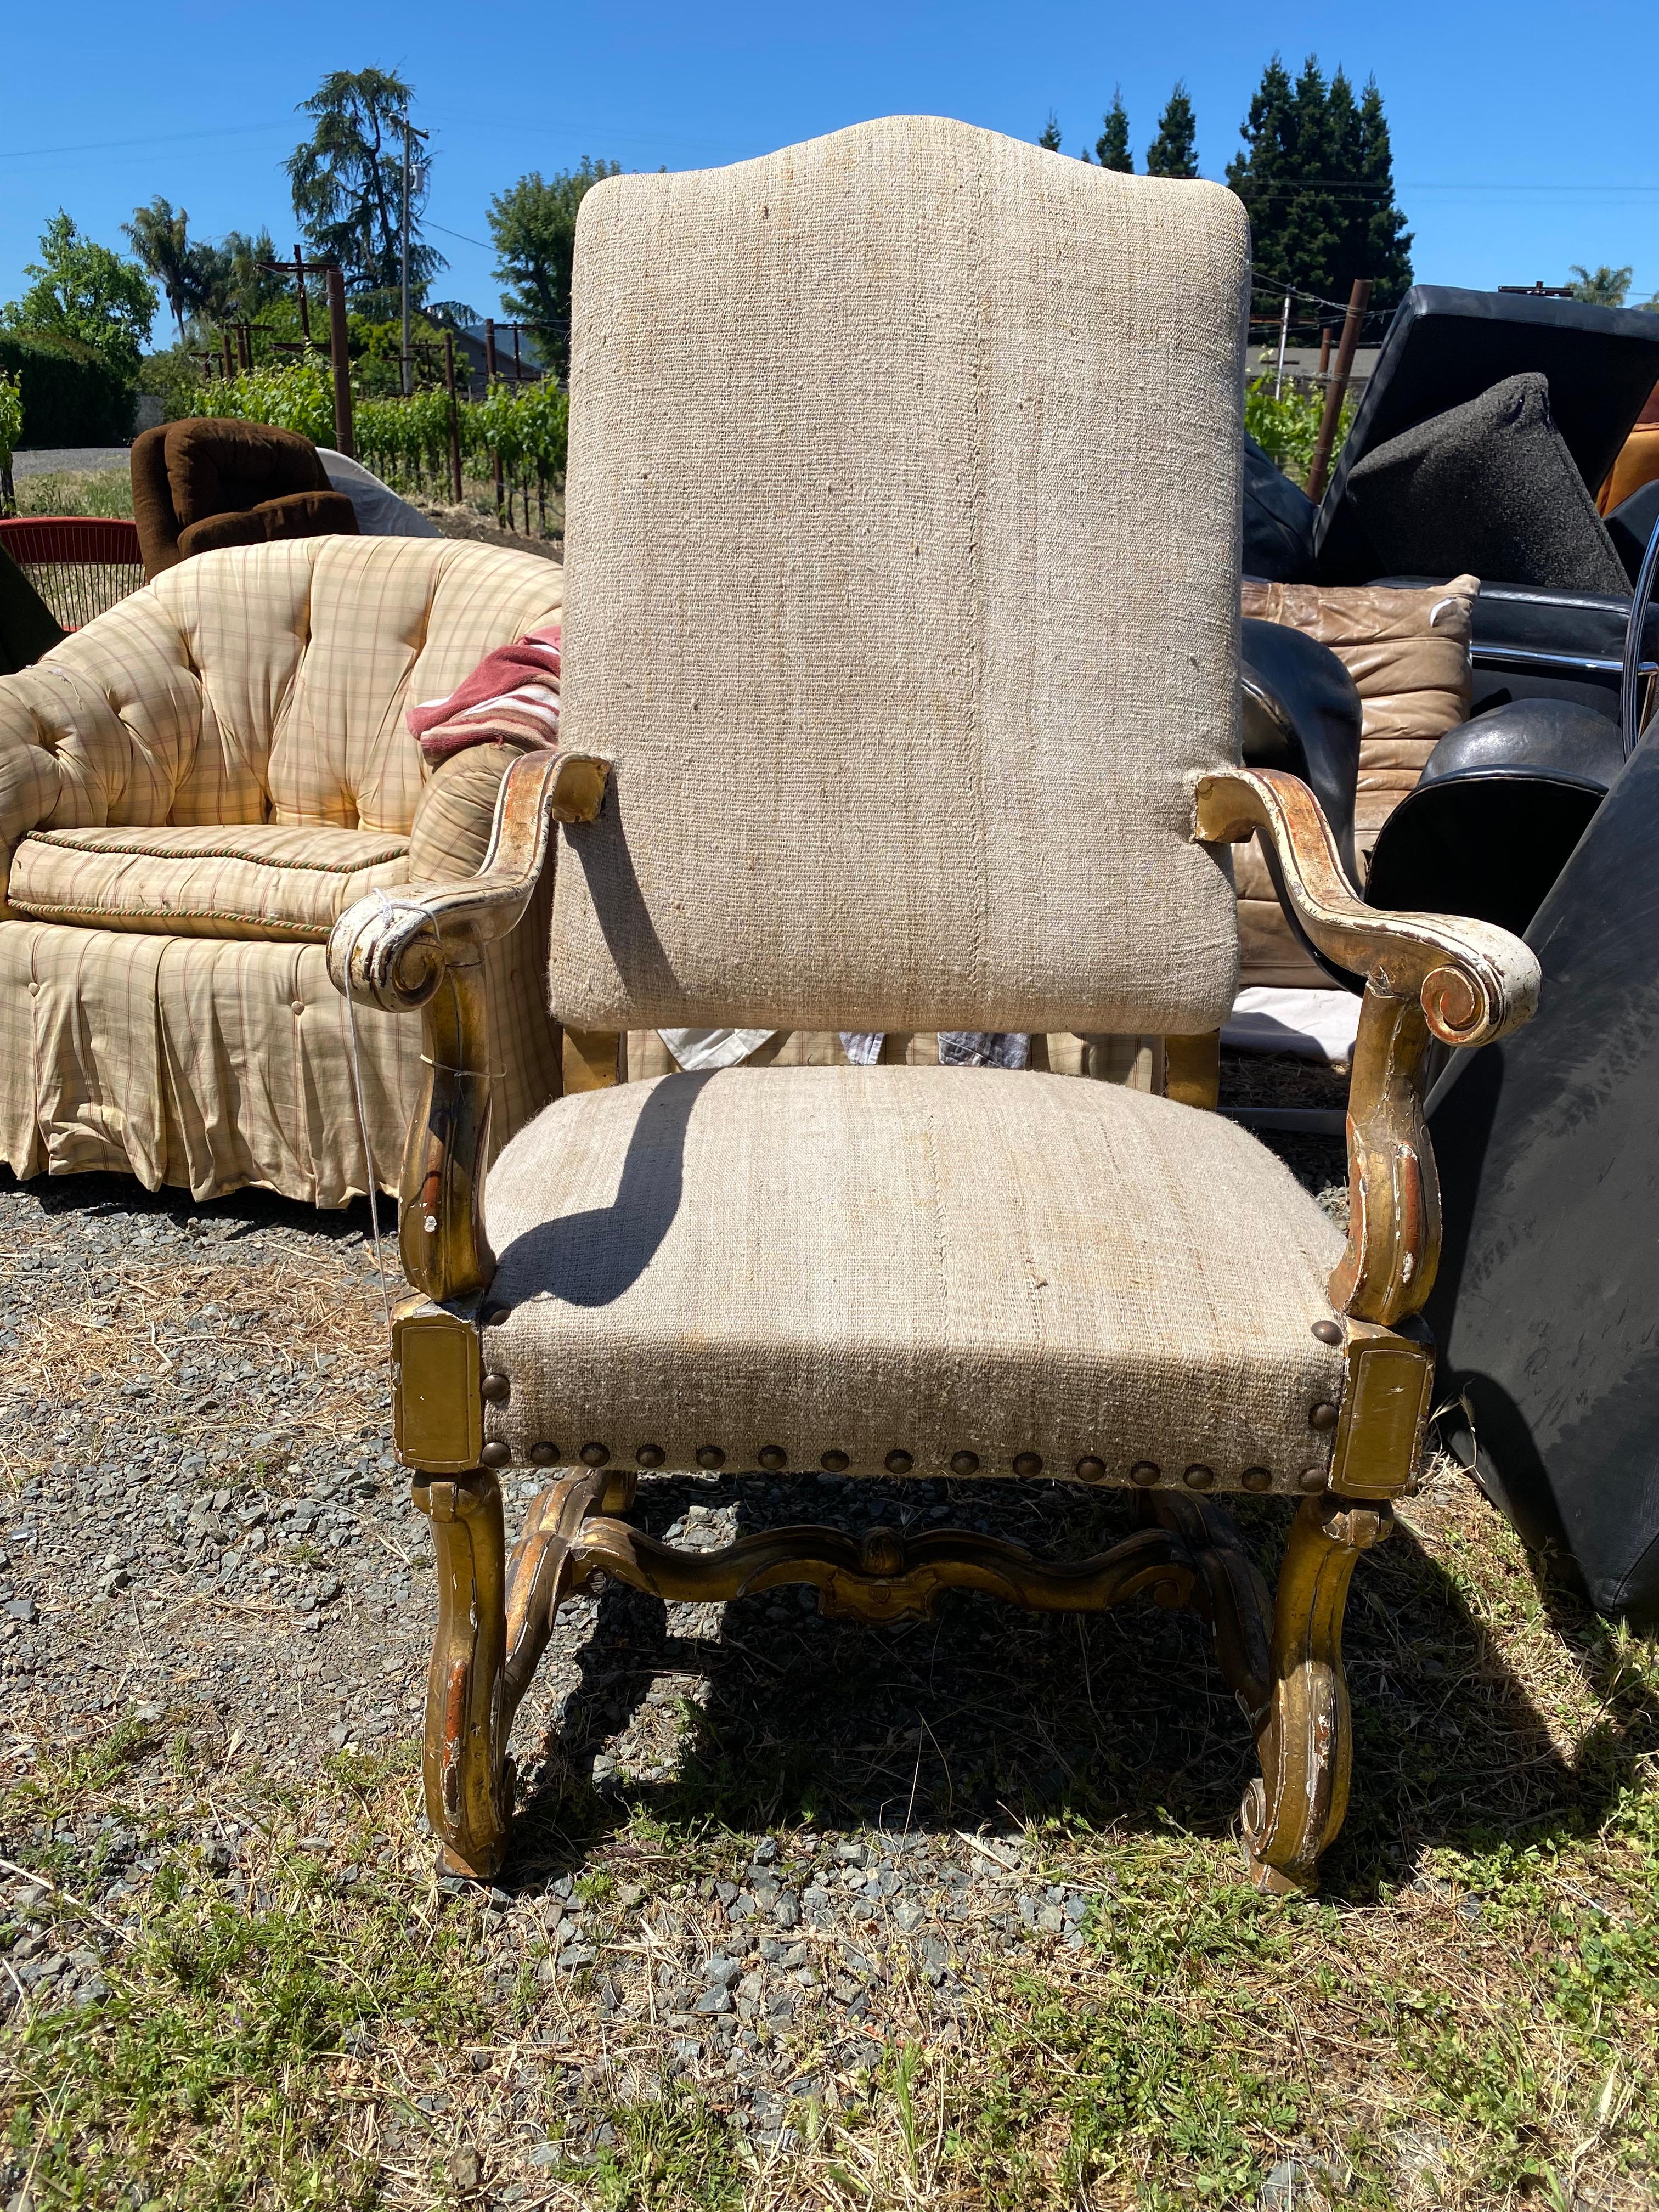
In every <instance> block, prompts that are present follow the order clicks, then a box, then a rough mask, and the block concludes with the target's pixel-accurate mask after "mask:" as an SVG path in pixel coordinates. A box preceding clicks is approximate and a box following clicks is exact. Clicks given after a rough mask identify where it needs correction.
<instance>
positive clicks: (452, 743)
mask: <svg viewBox="0 0 1659 2212" xmlns="http://www.w3.org/2000/svg"><path fill="white" fill-rule="evenodd" d="M404 720H405V721H406V722H407V723H408V725H409V729H410V735H411V736H413V737H416V738H419V740H420V745H421V750H422V754H423V755H424V756H425V757H426V759H427V761H428V763H430V765H431V766H432V767H434V768H436V767H437V765H438V763H440V761H447V759H449V757H450V756H451V755H452V754H453V753H459V752H462V751H464V750H465V748H466V747H467V746H468V745H487V744H519V745H524V746H526V747H529V746H538V745H541V746H546V747H548V748H550V749H551V748H553V747H555V746H556V745H557V744H558V742H559V632H558V629H557V626H556V625H555V626H553V627H552V628H550V629H532V631H531V632H530V634H529V635H528V636H526V637H521V638H520V639H519V641H518V642H517V643H516V644H514V645H498V646H497V647H496V648H495V651H494V653H486V654H485V655H484V657H483V659H482V660H481V661H480V662H479V663H478V665H477V667H476V668H475V669H474V670H473V671H472V673H471V676H469V677H468V678H467V679H466V681H465V683H464V684H458V685H457V686H456V688H455V690H453V691H452V692H450V694H449V695H448V696H447V698H443V699H428V700H425V701H423V702H422V704H421V705H420V706H418V707H411V708H409V710H408V712H407V713H406V714H405V715H404Z"/></svg>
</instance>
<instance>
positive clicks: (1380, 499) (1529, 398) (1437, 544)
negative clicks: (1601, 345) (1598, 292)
mask: <svg viewBox="0 0 1659 2212" xmlns="http://www.w3.org/2000/svg"><path fill="white" fill-rule="evenodd" d="M1347 495H1348V497H1349V499H1350V500H1351V501H1352V502H1353V509H1354V513H1355V514H1356V515H1357V516H1358V520H1359V521H1360V524H1361V525H1362V526H1363V527H1364V532H1365V535H1366V536H1367V537H1368V538H1370V541H1371V544H1373V545H1374V546H1375V547H1376V551H1377V553H1378V554H1379V556H1381V560H1382V565H1383V569H1384V570H1385V571H1387V572H1389V573H1390V574H1395V575H1413V576H1455V575H1457V574H1461V573H1462V572H1463V571H1464V570H1469V571H1472V572H1473V574H1475V575H1477V576H1480V577H1482V578H1484V579H1486V580H1488V581H1492V582H1502V583H1505V584H1542V585H1547V586H1550V587H1552V588H1553V589H1554V590H1557V591H1574V592H1629V590H1630V579H1629V577H1628V576H1627V575H1626V573H1625V566H1624V563H1623V562H1622V561H1620V558H1619V555H1618V553H1617V551H1616V550H1615V549H1614V546H1613V540H1612V538H1610V537H1609V536H1608V535H1607V525H1606V524H1605V523H1604V522H1603V521H1602V520H1601V516H1600V515H1599V514H1598V513H1596V512H1595V501H1594V500H1593V499H1592V497H1591V496H1590V494H1589V490H1588V489H1587V488H1586V486H1585V483H1584V480H1583V477H1581V476H1580V475H1579V473H1578V471H1577V467H1576V466H1575V465H1574V463H1573V459H1572V455H1571V453H1570V452H1569V451H1568V449H1567V444H1566V441H1565V439H1564V438H1563V437H1562V435H1561V434H1560V432H1559V430H1558V429H1557V428H1556V427H1555V423H1554V421H1553V418H1552V416H1551V414H1550V392H1549V385H1548V383H1547V380H1545V379H1544V378H1543V377H1542V376H1540V375H1538V374H1535V373H1530V374H1527V375H1524V376H1510V377H1506V378H1505V379H1504V381H1503V383H1501V384H1494V385H1493V386H1492V389H1491V390H1490V391H1489V392H1482V393H1481V394H1480V398H1478V399H1470V400H1466V401H1465V402H1464V404H1463V405H1462V406H1461V407H1449V408H1448V409H1447V410H1446V411H1445V413H1444V414H1443V415H1434V416H1431V417H1430V418H1429V420H1428V421H1427V422H1419V423H1418V424H1417V425H1416V427H1415V428H1413V429H1410V430H1402V431H1401V434H1400V435H1399V436H1398V437H1397V438H1390V439H1389V441H1388V443H1387V444H1386V445H1383V446H1379V447H1377V448H1376V452H1375V453H1367V454H1366V456H1365V458H1364V460H1363V461H1359V462H1357V463H1356V464H1355V465H1354V467H1353V468H1352V470H1351V471H1350V472H1349V475H1348V483H1347Z"/></svg>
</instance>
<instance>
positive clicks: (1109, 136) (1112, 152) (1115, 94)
mask: <svg viewBox="0 0 1659 2212" xmlns="http://www.w3.org/2000/svg"><path fill="white" fill-rule="evenodd" d="M1095 159H1096V160H1097V161H1098V162H1099V164H1100V166H1101V167H1102V168H1103V169H1116V170H1117V171H1119V172H1120V173H1121V174H1122V175H1123V176H1126V177H1130V176H1133V174H1134V167H1135V157H1134V155H1133V154H1132V153H1131V152H1130V151H1129V117H1128V112H1127V109H1126V108H1125V106H1124V105H1123V88H1122V86H1121V85H1118V84H1115V85H1114V86H1113V87H1112V104H1111V106H1109V108H1108V109H1107V111H1106V113H1105V116H1104V117H1103V120H1102V125H1101V132H1100V136H1099V137H1098V138H1097V139H1096V141H1095Z"/></svg>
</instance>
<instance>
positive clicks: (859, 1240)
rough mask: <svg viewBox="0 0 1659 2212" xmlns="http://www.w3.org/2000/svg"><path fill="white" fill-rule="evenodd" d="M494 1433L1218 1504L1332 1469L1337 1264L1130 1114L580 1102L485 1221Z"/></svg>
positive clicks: (1108, 1097)
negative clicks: (1263, 1471)
mask: <svg viewBox="0 0 1659 2212" xmlns="http://www.w3.org/2000/svg"><path fill="white" fill-rule="evenodd" d="M486 1212H487V1215H488V1221H489V1237H490V1241H491V1243H492V1244H493V1245H494V1246H495V1250H496V1252H497V1253H498V1254H499V1255H500V1265H499V1267H498V1270H497V1273H496V1274H495V1280H494V1282H493V1284H492V1285H491V1289H490V1304H491V1305H492V1306H495V1307H505V1308H507V1309H508V1317H507V1320H506V1321H505V1322H501V1323H499V1324H497V1325H495V1326H493V1327H489V1328H486V1331H485V1340H484V1365H485V1367H486V1368H487V1369H492V1370H496V1371H498V1372H501V1373H502V1374H505V1375H506V1376H507V1378H508V1383H509V1385H510V1389H509V1395H508V1396H507V1400H506V1401H505V1402H504V1403H499V1404H497V1403H491V1404H490V1405H489V1406H487V1407H486V1408H485V1421H486V1426H487V1429H488V1432H489V1436H490V1437H491V1438H492V1439H494V1440H495V1441H498V1442H501V1443H505V1444H507V1446H508V1447H509V1449H510V1450H511V1452H512V1454H513V1459H514V1461H515V1462H520V1463H524V1462H527V1461H528V1460H529V1455H530V1454H531V1452H532V1449H534V1448H535V1447H536V1446H538V1445H540V1444H551V1445H554V1446H555V1447H556V1451H557V1455H558V1456H559V1457H561V1458H562V1459H565V1460H569V1459H572V1458H574V1456H575V1455H576V1454H577V1453H579V1452H580V1449H581V1448H582V1446H583V1445H584V1444H586V1443H603V1444H605V1446H606V1447H607V1448H608V1449H609V1450H610V1452H611V1456H612V1458H613V1459H614V1460H615V1461H617V1463H618V1464H619V1465H623V1466H632V1465H633V1464H634V1455H635V1452H636V1451H637V1450H638V1449H639V1447H640V1446H641V1445H642V1444H656V1445H659V1446H660V1447H661V1448H662V1449H663V1451H664V1453H665V1464H666V1465H667V1466H668V1467H669V1468H690V1467H692V1466H693V1465H694V1464H695V1463H696V1452H697V1450H698V1449H699V1447H701V1446H704V1445H710V1444H712V1445H715V1446H717V1447H719V1448H720V1449H721V1450H723V1451H724V1452H725V1453H726V1458H727V1462H728V1464H729V1465H730V1466H732V1468H752V1467H755V1466H757V1464H758V1454H759V1452H760V1450H761V1449H762V1448H763V1446H765V1445H769V1444H777V1445H781V1446H782V1447H783V1448H784V1449H785V1450H786V1451H787V1454H788V1455H789V1463H790V1465H791V1466H792V1467H796V1468H816V1467H817V1465H818V1462H819V1456H820V1455H821V1454H822V1453H823V1452H824V1451H825V1450H829V1449H835V1450H840V1451H845V1452H846V1453H848V1455H849V1457H850V1461H851V1464H852V1468H853V1470H854V1472H855V1473H860V1474H878V1473H879V1472H880V1471H881V1469H882V1468H883V1466H884V1461H885V1458H886V1455H887V1454H888V1453H889V1452H891V1451H893V1450H895V1449H899V1450H903V1451H906V1452H908V1454H909V1455H911V1459H912V1462H913V1463H914V1469H915V1473H916V1474H918V1475H924V1476H927V1477H930V1478H936V1477H939V1476H941V1475H944V1474H946V1473H947V1472H948V1471H949V1462H950V1460H951V1455H952V1454H954V1453H957V1452H960V1451H964V1450H966V1451H971V1452H974V1453H975V1454H976V1455H977V1456H978V1459H979V1462H980V1470H981V1472H982V1473H984V1474H987V1475H988V1474H1005V1475H1006V1474H1009V1473H1010V1472H1011V1471H1012V1462H1013V1460H1014V1457H1015V1455H1017V1454H1018V1453H1022V1452H1035V1453H1036V1455H1038V1456H1039V1457H1040V1458H1041V1459H1042V1463H1043V1470H1044V1471H1045V1472H1046V1473H1048V1474H1056V1475H1070V1474H1072V1473H1073V1469H1074V1468H1075V1467H1076V1464H1077V1462H1078V1461H1079V1459H1081V1458H1083V1457H1085V1455H1095V1456H1098V1457H1099V1458H1100V1459H1102V1460H1103V1462H1105V1466H1106V1477H1105V1479H1106V1480H1108V1481H1110V1482H1115V1483H1122V1482H1127V1480H1128V1478H1129V1470H1130V1468H1132V1467H1133V1465H1134V1464H1135V1463H1136V1462H1138V1461H1147V1460H1150V1461H1152V1462H1156V1463H1157V1464H1158V1465H1160V1466H1161V1467H1162V1468H1164V1472H1165V1475H1166V1477H1167V1478H1168V1479H1169V1480H1171V1481H1173V1482H1175V1483H1177V1484H1178V1483H1179V1482H1180V1481H1181V1479H1182V1473H1183V1471H1184V1470H1185V1468H1188V1466H1191V1465H1195V1464H1201V1465H1203V1466H1206V1467H1208V1468H1211V1469H1212V1472H1213V1474H1214V1477H1215V1481H1216V1485H1217V1486H1218V1488H1225V1487H1236V1486H1237V1485H1238V1482H1239V1480H1240V1477H1241V1475H1242V1474H1243V1470H1244V1469H1245V1468H1248V1467H1256V1466H1260V1467H1266V1468H1269V1469H1270V1470H1271V1472H1272V1474H1273V1479H1274V1484H1275V1486H1276V1487H1278V1488H1279V1489H1281V1490H1286V1491H1294V1489H1295V1486H1296V1476H1297V1473H1298V1471H1299V1470H1301V1469H1302V1468H1306V1467H1309V1466H1313V1465H1320V1466H1322V1465H1323V1464H1324V1462H1325V1460H1326V1458H1327V1456H1328V1440H1327V1439H1326V1437H1323V1436H1322V1434H1321V1432H1319V1431H1315V1430H1313V1429H1311V1428H1310V1425H1309V1413H1310V1409H1311V1408H1312V1407H1313V1406H1314V1405H1316V1403H1318V1402H1320V1401H1334V1400H1335V1399H1336V1398H1337V1397H1338V1395H1340V1376H1341V1366H1342V1353H1341V1352H1340V1348H1338V1347H1333V1346H1328V1345H1325V1344H1322V1343H1321V1342H1320V1341H1319V1340H1318V1339H1316V1337H1315V1336H1314V1334H1313V1333H1312V1332H1313V1324H1314V1323H1315V1322H1317V1321H1327V1320H1328V1319H1329V1318H1330V1311H1331V1310H1330V1303H1329V1298H1328V1294H1327V1289H1326V1283H1327V1278H1328V1273H1329V1271H1330V1269H1331V1267H1333V1265H1334V1262H1335V1260H1336V1258H1337V1255H1338V1254H1339V1253H1340V1249H1341V1241H1342V1240H1341V1237H1340V1233H1339V1232H1338V1231H1337V1230H1336V1228H1335V1226H1334V1224H1333V1223H1332V1222H1331V1220H1330V1219H1329V1218H1328V1216H1327V1215H1326V1214H1325V1213H1323V1212H1322V1211H1321V1209H1320V1208H1319V1206H1317V1205H1316V1203H1315V1201H1314V1200H1312V1199H1311V1198H1310V1196H1309V1195H1308V1194H1307V1193H1306V1192H1305V1191H1304V1189H1303V1188H1301V1186H1300V1185H1299V1184H1298V1183H1297V1182H1296V1181H1295V1179H1294V1177H1293V1176H1291V1174H1290V1172H1289V1170H1287V1169H1285V1167H1284V1166H1282V1165H1281V1164H1280V1163H1279V1161H1278V1160H1277V1159H1275V1158H1273V1155H1272V1154H1271V1153H1270V1152H1267V1150H1266V1149H1265V1147H1263V1146H1261V1145H1259V1144H1258V1143H1257V1142H1256V1141H1255V1139H1254V1138H1252V1137H1250V1136H1249V1135H1248V1134H1247V1133H1246V1132H1245V1131H1243V1129H1240V1128H1238V1127H1236V1126H1235V1125H1234V1124H1233V1123H1231V1122H1229V1121H1223V1120H1221V1119H1220V1118H1219V1117H1218V1115H1213V1114H1205V1113H1200V1112H1199V1111H1198V1110H1197V1109H1194V1108H1193V1107H1188V1106H1181V1105H1177V1104H1176V1103H1174V1102H1172V1101H1171V1100H1169V1099H1165V1098H1156V1097H1150V1096H1148V1095H1147V1094H1146V1093H1145V1092H1142V1091H1133V1090H1130V1089H1127V1088H1125V1087H1121V1086H1119V1085H1113V1084H1108V1083H1079V1082H1076V1081H1073V1079H1070V1078H1069V1077H1066V1076H1064V1075H1038V1074H1031V1073H1024V1074H1010V1073H1006V1072H1004V1071H1002V1070H999V1069H993V1068H963V1067H871V1068H857V1067H782V1066H772V1067H759V1068H750V1067H732V1068H724V1069H721V1070H720V1072H719V1073H714V1074H703V1075H672V1076H666V1077H664V1078H662V1079H659V1080H658V1081H657V1082H654V1083H628V1084H623V1085H618V1086H617V1087H616V1088H614V1089H611V1090H607V1091H587V1092H584V1093H581V1094H579V1095H574V1096H571V1097H566V1098H563V1099H561V1100H559V1101H558V1102H557V1103H556V1104H554V1105H552V1106H550V1107H549V1108H547V1109H545V1110H544V1112H543V1113H542V1114H541V1115H539V1116H538V1119H537V1120H536V1121H533V1122H532V1124H531V1125H530V1126H529V1127H527V1128H526V1129H523V1130H521V1131H520V1133H519V1134H518V1136H517V1137H515V1138H514V1139H513V1142H512V1143H511V1144H510V1145H509V1146H507V1148H506V1150H505V1151H504V1152H502V1154H501V1158H500V1159H499V1160H498V1161H497V1163H496V1164H495V1169H494V1170H493V1171H492V1173H491V1175H490V1178H489V1187H488V1190H487V1193H486Z"/></svg>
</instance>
